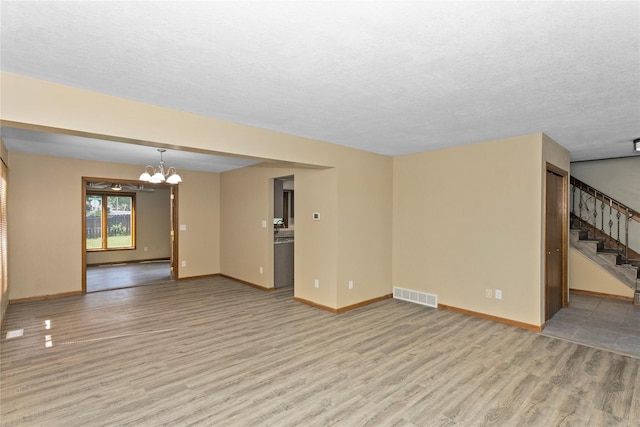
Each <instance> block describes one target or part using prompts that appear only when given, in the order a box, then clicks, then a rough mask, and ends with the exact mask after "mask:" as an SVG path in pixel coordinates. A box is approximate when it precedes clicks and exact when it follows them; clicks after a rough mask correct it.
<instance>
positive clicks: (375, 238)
mask: <svg viewBox="0 0 640 427" xmlns="http://www.w3.org/2000/svg"><path fill="white" fill-rule="evenodd" d="M343 161H344V162H345V164H346V165H348V167H342V168H339V169H338V176H337V178H338V183H337V190H338V201H337V202H338V206H337V207H338V211H337V226H338V231H337V232H338V236H339V237H340V240H339V242H338V251H337V257H338V277H337V290H338V292H337V298H338V307H346V306H349V305H352V304H356V303H358V302H359V301H363V300H370V299H373V298H377V297H380V296H384V295H388V294H391V293H392V292H393V287H392V285H391V283H392V282H391V262H390V260H391V233H392V228H393V221H392V212H393V209H392V205H393V194H392V192H393V185H392V181H393V161H392V159H389V158H385V157H380V156H375V155H368V156H358V157H356V156H354V155H352V156H350V157H345V158H344V159H343ZM297 224H298V223H297V222H296V226H297ZM349 281H353V289H351V290H349V286H348V284H349Z"/></svg>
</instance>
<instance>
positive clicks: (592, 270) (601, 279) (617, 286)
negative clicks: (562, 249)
mask: <svg viewBox="0 0 640 427" xmlns="http://www.w3.org/2000/svg"><path fill="white" fill-rule="evenodd" d="M569 277H570V278H571V280H570V282H569V288H570V289H578V290H582V291H589V292H598V293H602V294H609V295H618V296H623V297H627V298H633V289H631V288H630V287H628V286H626V285H625V284H624V283H622V282H620V281H619V280H618V279H616V278H615V277H613V276H612V275H611V274H609V272H607V271H606V270H605V269H604V268H602V267H600V266H599V265H598V264H596V263H595V262H593V261H591V260H590V259H589V258H587V257H586V256H584V255H583V254H581V253H580V252H579V251H578V250H577V249H574V248H571V250H570V251H569Z"/></svg>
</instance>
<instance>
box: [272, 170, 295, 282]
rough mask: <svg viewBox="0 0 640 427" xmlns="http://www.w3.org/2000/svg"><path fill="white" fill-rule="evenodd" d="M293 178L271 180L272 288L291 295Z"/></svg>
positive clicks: (292, 273)
mask: <svg viewBox="0 0 640 427" xmlns="http://www.w3.org/2000/svg"><path fill="white" fill-rule="evenodd" d="M294 200H295V192H294V177H293V176H292V175H291V176H284V177H279V178H274V179H273V287H274V288H276V289H287V290H291V292H292V293H293V287H294V248H295V202H294Z"/></svg>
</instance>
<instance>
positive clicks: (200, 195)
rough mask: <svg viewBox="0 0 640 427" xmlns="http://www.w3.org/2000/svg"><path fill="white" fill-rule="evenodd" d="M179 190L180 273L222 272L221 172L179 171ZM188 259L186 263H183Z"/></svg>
mask: <svg viewBox="0 0 640 427" xmlns="http://www.w3.org/2000/svg"><path fill="white" fill-rule="evenodd" d="M180 176H181V177H182V183H181V184H180V187H179V194H178V222H179V224H181V225H185V226H186V230H178V231H176V232H177V233H179V243H180V245H179V247H178V271H179V277H180V278H181V279H185V278H188V277H198V276H207V275H211V274H219V273H220V174H218V173H207V172H194V171H182V170H181V171H180ZM183 261H186V263H187V266H186V267H182V265H181V263H182V262H183Z"/></svg>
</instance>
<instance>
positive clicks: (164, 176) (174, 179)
mask: <svg viewBox="0 0 640 427" xmlns="http://www.w3.org/2000/svg"><path fill="white" fill-rule="evenodd" d="M158 151H159V152H160V166H158V168H157V169H154V168H153V166H151V165H147V166H145V167H144V172H143V173H142V175H140V178H139V179H140V181H146V182H150V183H152V184H159V183H161V182H165V181H166V182H167V184H179V183H181V182H182V178H180V175H178V172H177V171H176V168H174V167H173V166H171V167H170V168H168V169H167V171H166V172H165V170H164V160H162V153H164V152H165V151H167V150H165V149H164V148H158Z"/></svg>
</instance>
